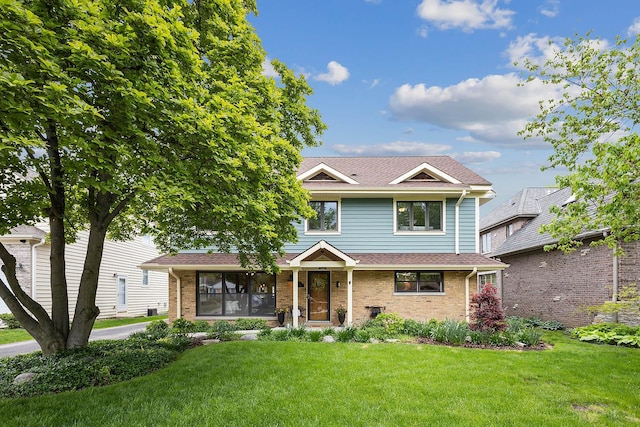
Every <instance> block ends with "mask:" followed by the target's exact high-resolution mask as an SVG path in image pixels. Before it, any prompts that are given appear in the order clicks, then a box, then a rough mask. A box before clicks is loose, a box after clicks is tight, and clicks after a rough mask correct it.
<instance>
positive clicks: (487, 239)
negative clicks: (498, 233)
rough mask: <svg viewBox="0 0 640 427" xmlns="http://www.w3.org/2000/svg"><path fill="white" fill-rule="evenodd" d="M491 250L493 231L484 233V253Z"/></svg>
mask: <svg viewBox="0 0 640 427" xmlns="http://www.w3.org/2000/svg"><path fill="white" fill-rule="evenodd" d="M489 252H491V232H489V233H484V234H483V235H482V253H483V254H488V253H489Z"/></svg>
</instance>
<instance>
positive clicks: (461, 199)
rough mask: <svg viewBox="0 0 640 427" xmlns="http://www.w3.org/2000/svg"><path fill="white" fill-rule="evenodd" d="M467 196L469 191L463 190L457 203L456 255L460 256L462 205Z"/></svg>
mask: <svg viewBox="0 0 640 427" xmlns="http://www.w3.org/2000/svg"><path fill="white" fill-rule="evenodd" d="M466 195H467V190H462V194H461V195H460V198H459V199H458V201H457V202H456V255H460V205H461V204H462V201H463V200H464V196H466Z"/></svg>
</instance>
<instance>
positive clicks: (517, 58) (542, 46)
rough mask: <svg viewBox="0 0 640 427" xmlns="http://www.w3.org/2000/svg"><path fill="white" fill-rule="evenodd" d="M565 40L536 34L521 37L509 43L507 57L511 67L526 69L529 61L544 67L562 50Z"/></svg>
mask: <svg viewBox="0 0 640 427" xmlns="http://www.w3.org/2000/svg"><path fill="white" fill-rule="evenodd" d="M562 43H563V39H561V38H557V37H556V38H551V37H538V36H537V35H536V34H535V33H530V34H527V35H526V36H520V37H518V38H517V39H516V40H515V41H512V42H511V43H509V47H508V48H507V50H506V51H505V55H506V56H507V57H508V58H509V65H510V66H514V65H515V64H517V65H515V67H516V68H519V69H524V67H523V64H524V62H525V61H526V60H529V61H530V62H531V63H532V64H534V65H539V66H543V65H544V64H545V63H546V62H547V61H548V60H549V59H553V57H554V56H555V55H556V53H558V52H559V51H560V49H561V46H562Z"/></svg>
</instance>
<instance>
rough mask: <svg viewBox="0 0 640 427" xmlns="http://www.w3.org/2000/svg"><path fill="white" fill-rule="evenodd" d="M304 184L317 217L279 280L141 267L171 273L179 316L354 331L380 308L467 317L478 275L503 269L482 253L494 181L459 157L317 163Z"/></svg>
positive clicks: (189, 265) (185, 262) (166, 263)
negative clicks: (282, 311)
mask: <svg viewBox="0 0 640 427" xmlns="http://www.w3.org/2000/svg"><path fill="white" fill-rule="evenodd" d="M298 179H300V180H301V181H302V182H303V185H304V187H305V188H306V189H308V190H309V191H310V193H311V199H312V200H311V201H310V205H311V207H312V208H313V209H314V210H315V211H316V216H315V217H314V218H312V219H309V220H306V221H304V222H303V223H301V224H299V225H298V226H297V227H298V237H299V240H298V242H297V243H290V244H287V245H286V247H285V250H286V255H285V256H283V257H281V258H279V259H278V261H277V263H278V267H279V268H280V272H279V273H278V274H273V275H271V274H266V273H264V272H251V271H246V270H243V269H242V268H240V267H239V265H238V261H237V259H236V256H235V255H234V254H223V253H206V252H207V251H205V250H202V251H188V252H181V253H179V254H177V255H165V256H161V257H159V258H156V259H153V260H150V261H148V262H146V263H144V264H143V265H142V266H141V267H142V268H145V269H150V270H163V271H167V272H168V274H169V319H170V320H173V319H176V318H179V317H184V318H186V319H189V320H194V319H198V320H208V321H211V320H217V319H236V318H239V317H248V316H260V317H264V318H267V319H270V320H272V319H274V318H275V317H274V309H275V308H276V307H290V308H292V309H293V314H294V315H293V318H292V323H293V326H297V325H298V323H299V322H304V323H307V324H309V325H316V324H317V325H323V324H332V323H333V324H336V323H337V315H336V313H335V309H336V308H337V307H339V306H342V307H344V308H346V309H347V323H348V324H351V323H352V322H359V321H362V320H365V319H367V318H369V317H370V316H371V315H372V314H375V313H376V312H379V311H387V312H396V313H398V314H399V315H400V316H402V317H405V318H413V319H416V320H428V319H431V318H437V319H445V318H454V319H460V320H464V319H465V318H466V317H468V314H469V313H468V307H469V300H470V297H471V296H472V295H473V293H475V292H476V289H477V285H476V283H477V274H478V273H479V272H483V271H497V270H501V269H504V268H505V267H506V265H505V264H503V263H501V262H499V261H496V260H492V259H490V258H487V257H485V256H483V255H481V254H480V250H479V239H478V236H479V227H478V226H479V208H480V205H481V204H483V203H484V202H486V201H488V200H490V199H491V198H492V197H493V196H494V193H493V190H492V186H491V184H490V183H489V182H487V181H486V180H485V179H483V178H482V177H480V176H479V175H477V174H476V173H474V172H473V171H471V170H469V169H468V168H466V167H464V166H462V165H461V164H460V163H458V162H456V161H455V160H453V159H452V158H450V157H446V156H438V157H357V158H349V157H319V158H306V159H305V160H304V161H303V162H302V164H301V166H300V169H299V173H298Z"/></svg>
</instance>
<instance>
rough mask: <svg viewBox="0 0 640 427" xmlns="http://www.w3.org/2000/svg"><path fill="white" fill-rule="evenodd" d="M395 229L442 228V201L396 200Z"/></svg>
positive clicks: (423, 229)
mask: <svg viewBox="0 0 640 427" xmlns="http://www.w3.org/2000/svg"><path fill="white" fill-rule="evenodd" d="M396 230H397V231H440V230H442V202H426V201H420V202H408V201H407V202H405V201H402V202H400V201H399V202H397V205H396Z"/></svg>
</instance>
